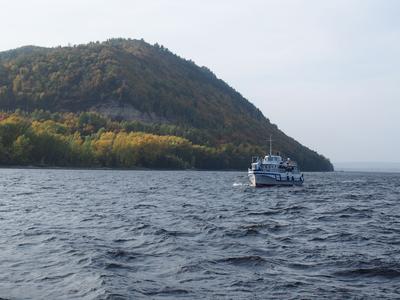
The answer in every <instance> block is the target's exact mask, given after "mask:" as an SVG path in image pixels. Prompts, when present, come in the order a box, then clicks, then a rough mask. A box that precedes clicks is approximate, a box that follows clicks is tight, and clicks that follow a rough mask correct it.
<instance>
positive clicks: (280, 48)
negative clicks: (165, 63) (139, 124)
mask: <svg viewBox="0 0 400 300" xmlns="http://www.w3.org/2000/svg"><path fill="white" fill-rule="evenodd" d="M399 16H400V1H397V0H330V1H321V0H246V1H245V0H242V1H235V0H146V1H145V0H143V1H136V0H112V1H111V0H108V1H105V0H96V1H91V0H68V1H65V0H57V1H54V0H35V1H32V0H26V1H21V0H13V1H9V0H7V1H5V0H0V28H1V33H2V34H1V38H0V51H3V50H8V49H12V48H17V47H20V46H24V45H37V46H58V45H68V44H71V45H74V44H81V43H87V42H89V41H103V40H106V39H108V38H113V37H123V38H136V39H141V38H143V39H144V40H145V41H147V42H149V43H152V44H153V43H159V44H161V45H164V46H165V47H167V48H168V49H170V50H171V51H172V52H174V53H176V54H178V55H179V56H182V57H184V58H186V59H191V60H193V61H194V62H196V63H197V64H198V65H201V66H203V65H204V66H207V67H208V68H210V69H211V70H212V71H213V72H214V73H215V74H216V75H217V76H218V77H219V78H221V79H223V80H224V81H226V82H227V83H228V84H229V85H231V86H232V87H233V88H235V89H236V90H237V91H239V92H240V93H241V94H242V95H243V96H244V97H245V98H247V99H248V100H249V101H251V102H252V103H253V104H255V105H256V106H257V107H258V108H260V110H261V111H262V112H263V113H264V115H265V116H266V117H267V118H269V119H270V121H271V122H272V123H275V124H277V125H278V127H279V128H280V129H281V130H283V131H284V132H285V133H286V134H287V135H289V136H292V137H293V138H295V139H296V140H298V141H299V142H301V143H302V144H304V145H306V146H308V147H309V148H311V149H313V150H316V151H317V152H319V153H321V154H323V155H324V156H326V157H328V158H330V160H331V161H332V162H334V163H335V162H346V161H361V162H364V161H365V162H368V161H370V162H371V161H372V162H376V161H378V162H379V161H385V162H391V161H392V162H400V157H399V154H400V18H399ZM260 135H261V136H262V133H260Z"/></svg>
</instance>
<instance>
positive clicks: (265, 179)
mask: <svg viewBox="0 0 400 300" xmlns="http://www.w3.org/2000/svg"><path fill="white" fill-rule="evenodd" d="M248 176H249V180H250V183H251V185H252V186H256V187H259V186H276V185H282V186H294V185H302V184H303V182H304V175H303V174H302V173H301V172H300V170H299V168H298V167H297V163H296V162H294V161H292V160H291V159H290V158H287V159H286V160H284V159H283V158H282V157H281V156H280V155H272V139H271V137H270V139H269V155H266V156H265V157H264V158H263V157H253V158H252V162H251V167H250V168H249V170H248Z"/></svg>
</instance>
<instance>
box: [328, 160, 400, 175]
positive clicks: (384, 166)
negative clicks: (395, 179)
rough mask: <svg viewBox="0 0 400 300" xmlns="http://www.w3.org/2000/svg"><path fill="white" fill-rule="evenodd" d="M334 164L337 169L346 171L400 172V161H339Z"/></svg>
mask: <svg viewBox="0 0 400 300" xmlns="http://www.w3.org/2000/svg"><path fill="white" fill-rule="evenodd" d="M334 166H335V171H344V172H381V173H398V172H400V162H338V163H334Z"/></svg>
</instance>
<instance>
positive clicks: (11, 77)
mask: <svg viewBox="0 0 400 300" xmlns="http://www.w3.org/2000/svg"><path fill="white" fill-rule="evenodd" d="M16 109H19V110H21V111H23V112H24V115H23V116H22V117H21V113H20V116H19V117H20V118H22V119H25V121H27V122H33V120H34V118H32V115H31V114H32V113H33V112H35V116H36V115H37V113H38V112H42V116H43V115H46V114H43V112H46V111H47V112H49V113H48V115H49V116H50V115H51V114H53V115H52V117H51V118H50V117H49V120H52V121H55V122H58V121H60V120H57V118H55V117H54V113H61V114H65V113H67V112H70V113H73V114H74V116H75V117H76V118H79V117H80V115H81V114H82V113H84V112H95V113H97V114H98V115H99V117H102V118H104V119H105V120H107V121H106V123H107V122H108V123H107V124H108V125H110V124H112V122H114V124H116V123H118V124H119V125H118V126H114V127H109V128H97V129H96V130H95V129H94V128H93V130H92V131H90V130H89V131H86V132H84V131H77V132H79V134H80V135H82V138H84V139H85V138H88V137H89V138H90V137H91V136H93V135H96V134H98V132H97V131H98V130H100V129H101V130H104V129H105V130H109V131H110V132H114V133H115V134H118V133H119V132H121V131H123V132H136V131H135V130H137V131H146V132H147V133H149V134H155V135H157V136H165V135H168V136H177V137H181V138H184V139H185V140H187V141H188V142H189V143H193V145H198V146H204V147H208V148H210V149H215V151H222V150H221V149H224V150H223V151H225V152H224V153H225V154H226V155H227V156H229V153H236V155H235V157H236V158H237V159H239V160H240V163H239V162H237V163H234V162H232V161H231V162H230V163H226V164H224V165H223V166H219V167H220V168H245V167H246V165H247V163H248V161H249V159H250V157H248V155H249V149H251V151H253V152H254V155H257V154H258V155H260V154H263V149H265V148H266V144H267V143H266V139H267V138H268V137H269V135H272V136H273V138H274V140H275V142H274V149H276V150H279V151H280V152H281V154H283V155H284V156H289V157H291V158H293V159H295V160H296V161H297V162H298V163H299V165H300V166H301V167H302V168H303V169H304V170H310V171H329V170H332V169H333V167H332V164H331V163H330V162H329V160H328V159H326V158H325V157H323V156H322V155H319V154H318V153H316V152H315V151H312V150H310V149H308V148H307V147H304V146H303V145H301V144H300V143H298V142H297V141H295V140H294V139H292V138H290V137H288V136H287V135H285V134H284V133H283V132H282V131H280V130H279V129H278V127H277V126H276V125H274V124H271V123H270V122H269V120H268V119H267V118H266V117H265V116H264V115H263V114H262V113H261V112H260V110H258V109H257V108H256V107H255V106H254V105H253V104H251V103H250V102H249V101H247V100H246V99H245V98H244V97H242V96H241V95H240V93H238V92H237V91H235V90H234V89H233V88H231V87H230V86H229V85H227V84H226V83H225V82H224V81H222V80H220V79H218V78H217V77H216V76H215V75H214V74H213V73H212V72H211V71H210V70H208V69H207V68H205V67H199V66H197V65H196V64H194V63H193V62H192V61H188V60H185V59H182V58H180V57H178V56H177V55H175V54H173V53H172V52H170V51H169V50H168V49H166V48H164V47H163V46H159V45H157V44H156V45H150V44H148V43H146V42H144V41H143V40H125V39H112V40H108V41H106V42H103V43H89V44H86V45H78V46H73V47H57V48H42V47H34V46H26V47H22V48H18V49H15V50H10V51H6V52H0V110H3V111H4V112H6V114H4V116H3V118H4V119H6V118H7V117H10V116H11V112H13V111H15V110H16ZM15 118H16V117H15V115H14V119H15ZM68 118H71V117H65V115H64V116H63V117H62V118H61V121H60V122H61V123H63V122H64V121H65V120H66V119H68ZM41 121H43V122H44V121H45V120H43V119H41ZM127 124H130V127H129V126H128V125H127ZM105 126H106V124H105ZM127 126H128V127H127ZM160 126H161V127H163V128H169V129H171V128H174V129H173V130H167V131H165V130H164V131H163V130H159V128H160ZM70 129H71V128H70ZM72 129H73V127H72ZM72 129H71V130H72ZM70 134H74V132H70ZM16 138H18V137H16ZM10 145H11V144H10ZM10 145H9V147H11V146H10ZM9 149H11V148H9ZM226 149H229V151H228V150H226ZM243 149H247V150H246V151H243ZM10 151H12V150H9V152H10ZM226 151H228V152H226ZM241 154H242V155H243V156H241ZM244 155H246V157H244ZM10 157H11V156H10ZM177 157H178V156H177ZM178 158H179V157H178ZM30 162H31V163H35V160H32V159H31V161H30ZM53 164H54V163H53ZM133 165H134V164H131V165H129V166H133ZM188 166H189V167H193V165H191V164H189V165H188ZM196 167H200V168H202V166H196ZM207 168H209V166H208V167H207Z"/></svg>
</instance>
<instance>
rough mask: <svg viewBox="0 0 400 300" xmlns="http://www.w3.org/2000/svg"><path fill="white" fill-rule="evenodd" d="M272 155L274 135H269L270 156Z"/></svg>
mask: <svg viewBox="0 0 400 300" xmlns="http://www.w3.org/2000/svg"><path fill="white" fill-rule="evenodd" d="M271 155H272V135H269V156H271Z"/></svg>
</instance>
